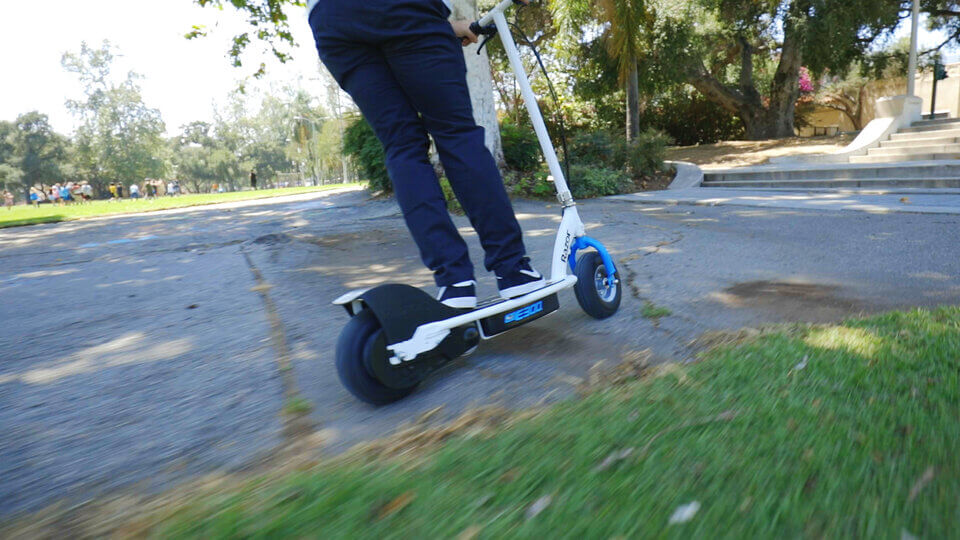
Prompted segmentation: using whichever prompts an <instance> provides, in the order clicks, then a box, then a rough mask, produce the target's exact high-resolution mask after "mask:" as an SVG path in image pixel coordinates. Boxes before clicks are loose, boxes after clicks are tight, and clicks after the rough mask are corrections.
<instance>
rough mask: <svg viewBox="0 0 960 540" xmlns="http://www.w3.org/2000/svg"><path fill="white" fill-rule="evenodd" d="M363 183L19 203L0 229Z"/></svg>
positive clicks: (4, 214) (1, 219) (0, 214)
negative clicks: (57, 203) (67, 202)
mask: <svg viewBox="0 0 960 540" xmlns="http://www.w3.org/2000/svg"><path fill="white" fill-rule="evenodd" d="M355 185H359V184H335V185H327V186H314V187H295V188H283V189H262V190H259V191H234V192H232V193H208V194H202V195H182V196H179V197H160V198H158V199H153V200H149V201H148V200H144V199H137V200H133V199H124V200H122V201H114V202H111V201H93V202H91V203H90V204H72V205H69V206H55V205H51V204H42V205H40V208H34V207H33V206H26V205H19V206H15V207H13V209H12V210H6V209H3V208H0V229H2V228H5V227H18V226H22V225H36V224H39V223H55V222H58V221H70V220H74V219H83V218H89V217H97V216H107V215H113V214H137V213H140V212H152V211H156V210H169V209H171V208H184V207H188V206H203V205H207V204H217V203H224V202H236V201H244V200H250V199H267V198H271V197H280V196H283V195H297V194H300V193H310V192H314V191H326V190H329V189H336V188H341V187H347V186H355Z"/></svg>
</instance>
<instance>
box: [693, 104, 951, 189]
mask: <svg viewBox="0 0 960 540" xmlns="http://www.w3.org/2000/svg"><path fill="white" fill-rule="evenodd" d="M848 159H849V162H848V163H820V164H803V163H793V164H786V163H785V164H780V165H764V166H759V167H745V168H739V169H727V170H713V171H704V179H703V184H702V185H703V187H718V188H754V189H770V188H790V189H796V188H800V189H825V188H826V189H829V188H847V189H849V188H864V189H880V188H882V189H889V188H897V189H902V188H911V189H941V188H954V189H960V119H958V118H935V119H932V120H921V121H919V122H915V123H914V124H912V125H911V126H910V127H908V128H902V129H900V130H899V131H898V132H897V133H894V134H893V135H891V136H890V138H889V140H886V141H882V142H881V143H880V146H879V147H877V148H871V149H869V150H868V151H867V154H866V155H860V156H851V157H849V158H848Z"/></svg>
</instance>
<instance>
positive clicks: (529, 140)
mask: <svg viewBox="0 0 960 540" xmlns="http://www.w3.org/2000/svg"><path fill="white" fill-rule="evenodd" d="M500 139H501V140H502V141H503V159H504V161H506V162H507V166H508V167H510V168H511V169H513V170H515V171H520V172H525V173H531V172H534V171H536V170H537V169H538V168H539V167H540V142H539V141H538V140H537V134H536V133H535V132H534V131H533V128H530V127H518V126H517V125H515V124H511V123H508V122H504V123H503V124H501V125H500Z"/></svg>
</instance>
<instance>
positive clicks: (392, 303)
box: [334, 0, 622, 406]
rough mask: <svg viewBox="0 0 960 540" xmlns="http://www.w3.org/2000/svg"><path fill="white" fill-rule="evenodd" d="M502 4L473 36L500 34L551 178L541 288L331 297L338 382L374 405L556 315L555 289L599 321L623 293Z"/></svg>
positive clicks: (403, 290)
mask: <svg viewBox="0 0 960 540" xmlns="http://www.w3.org/2000/svg"><path fill="white" fill-rule="evenodd" d="M515 1H516V0H503V1H502V2H500V4H499V5H497V6H496V7H495V8H494V9H493V10H492V11H491V12H490V13H488V14H487V15H486V16H484V17H483V18H482V19H480V21H477V22H475V23H473V25H472V26H471V30H472V31H473V32H474V33H475V34H477V35H478V36H479V35H481V34H483V35H484V36H486V39H490V38H491V37H493V36H494V35H496V34H499V36H500V38H501V40H502V42H503V46H504V48H505V49H506V52H507V55H508V57H509V59H510V66H511V68H512V69H513V71H514V73H515V74H516V80H517V84H518V85H519V87H520V90H521V92H522V95H523V99H524V102H525V103H526V106H527V111H528V112H529V114H530V120H531V122H532V124H533V128H534V130H535V131H536V133H537V138H538V139H539V141H540V146H541V148H542V149H543V155H544V157H545V159H546V162H547V165H548V166H549V168H550V173H551V174H552V175H553V181H554V185H555V187H556V189H557V198H558V200H559V201H560V206H561V208H562V212H563V216H562V219H561V221H560V230H559V231H558V232H557V237H556V241H555V243H554V248H553V262H552V265H551V267H550V277H549V280H547V281H546V284H545V286H544V287H543V288H541V289H539V290H537V291H534V292H531V293H529V294H526V295H524V296H520V297H517V298H512V299H509V300H505V299H501V298H494V299H491V300H487V301H483V302H481V303H479V304H478V305H477V307H476V308H475V309H472V310H469V311H466V310H460V309H454V308H451V307H448V306H446V305H444V304H442V303H440V302H439V301H437V300H436V299H434V298H433V297H432V296H430V295H429V294H427V293H426V292H424V291H422V290H420V289H417V288H415V287H411V286H409V285H401V284H388V285H382V286H379V287H375V288H372V289H367V290H355V291H352V292H349V293H347V294H345V295H343V296H341V297H340V298H337V299H336V300H335V301H334V304H336V305H339V306H343V307H344V308H345V309H346V310H347V313H349V314H350V316H351V318H350V321H349V322H348V323H347V325H346V326H345V327H344V329H343V331H342V332H341V333H340V337H339V339H338V341H337V351H336V367H337V374H338V375H339V377H340V381H341V383H343V385H344V386H345V387H346V389H347V390H349V391H350V393H351V394H353V395H354V396H355V397H357V398H358V399H360V400H362V401H365V402H367V403H370V404H372V405H376V406H380V405H386V404H388V403H392V402H394V401H397V400H400V399H402V398H404V397H406V396H407V395H409V394H410V393H411V392H413V390H414V389H415V388H416V386H417V385H418V384H419V383H420V382H422V381H423V380H424V379H425V378H426V377H427V376H428V375H429V374H430V373H431V372H433V371H435V370H437V369H438V368H440V367H441V366H443V365H444V364H446V363H447V362H449V361H451V360H453V359H455V358H457V357H459V356H461V355H463V354H466V353H468V352H472V350H473V349H475V348H476V347H477V346H478V345H479V344H480V341H481V340H486V339H491V338H493V337H494V336H498V335H500V334H503V333H505V332H508V331H510V330H513V329H515V328H518V327H520V326H523V325H526V324H529V323H531V322H533V321H536V320H538V319H540V318H542V317H545V316H547V315H549V314H551V313H553V312H555V311H557V310H558V309H560V302H559V298H558V293H559V292H560V291H563V290H565V289H571V288H572V289H573V290H574V294H575V295H576V298H577V302H578V303H579V304H580V307H581V308H582V309H583V311H585V312H586V313H587V314H588V315H590V316H592V317H595V318H597V319H605V318H607V317H610V316H612V315H613V314H614V313H616V312H617V310H618V309H619V307H620V300H621V296H622V290H621V284H620V278H619V274H618V273H617V269H616V266H615V265H614V262H613V259H612V258H611V257H610V254H609V253H608V252H607V250H606V248H604V247H603V244H601V243H600V242H598V241H596V240H594V239H593V238H590V237H589V236H587V234H586V229H585V227H584V225H583V222H582V221H581V220H580V215H579V213H578V212H577V206H576V203H575V202H574V200H573V195H572V194H571V193H570V190H569V188H568V187H567V182H566V179H565V177H564V174H563V169H562V168H561V166H560V161H559V160H558V159H557V153H556V151H555V150H554V148H553V144H552V143H551V141H550V137H549V135H548V133H547V127H546V125H545V124H544V121H543V115H542V114H541V112H540V108H539V106H538V105H537V99H536V96H535V95H534V93H533V89H532V88H531V86H530V80H529V79H528V77H527V74H526V71H525V70H524V67H523V63H522V62H521V60H520V51H519V50H518V49H517V45H516V43H515V42H514V39H513V35H512V34H511V32H510V26H509V23H508V22H507V19H506V17H505V15H504V12H505V11H506V10H507V9H508V8H509V7H510V6H511V4H513V3H514V2H515Z"/></svg>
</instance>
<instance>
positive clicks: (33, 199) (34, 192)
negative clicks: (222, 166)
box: [30, 187, 42, 208]
mask: <svg viewBox="0 0 960 540" xmlns="http://www.w3.org/2000/svg"><path fill="white" fill-rule="evenodd" d="M41 194H42V193H41V192H40V190H38V189H37V188H35V187H32V188H30V204H32V205H33V207H34V208H40V195H41Z"/></svg>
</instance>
